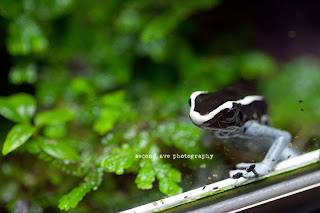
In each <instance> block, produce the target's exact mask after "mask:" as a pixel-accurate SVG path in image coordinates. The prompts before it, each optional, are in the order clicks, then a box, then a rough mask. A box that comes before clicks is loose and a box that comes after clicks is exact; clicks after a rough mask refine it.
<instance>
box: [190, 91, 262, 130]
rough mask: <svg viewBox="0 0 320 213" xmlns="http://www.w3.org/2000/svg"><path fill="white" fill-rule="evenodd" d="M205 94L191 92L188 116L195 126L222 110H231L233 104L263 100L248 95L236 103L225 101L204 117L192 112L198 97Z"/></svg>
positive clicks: (258, 96)
mask: <svg viewBox="0 0 320 213" xmlns="http://www.w3.org/2000/svg"><path fill="white" fill-rule="evenodd" d="M206 93H208V92H204V91H197V92H193V93H192V94H191V96H190V99H191V107H190V114H189V115H190V118H191V120H192V121H193V122H194V123H195V124H196V125H201V124H203V123H204V122H206V121H208V120H210V119H212V118H214V116H216V115H217V114H218V113H219V112H221V111H222V110H224V109H231V108H232V106H233V103H237V104H241V105H248V104H251V103H252V102H254V101H262V100H263V97H262V96H260V95H249V96H246V97H244V98H243V99H239V100H237V101H227V102H225V103H223V104H221V105H220V106H219V107H217V108H215V109H214V110H212V111H211V112H210V113H208V114H206V115H201V114H200V113H199V112H197V111H194V109H195V101H196V98H197V97H198V96H199V95H201V94H206Z"/></svg>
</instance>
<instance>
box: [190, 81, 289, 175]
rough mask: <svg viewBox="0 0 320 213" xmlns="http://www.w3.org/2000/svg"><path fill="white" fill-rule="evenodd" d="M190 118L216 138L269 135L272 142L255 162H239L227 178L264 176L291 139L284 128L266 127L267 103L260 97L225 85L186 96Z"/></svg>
mask: <svg viewBox="0 0 320 213" xmlns="http://www.w3.org/2000/svg"><path fill="white" fill-rule="evenodd" d="M189 105H190V113H189V116H190V119H191V120H192V122H193V123H194V124H195V125H197V126H198V127H200V128H203V129H207V130H209V131H211V132H212V133H213V134H214V136H215V137H217V138H224V139H228V138H249V139H250V140H255V138H256V137H269V138H270V139H272V141H273V142H272V145H271V147H270V148H269V150H268V152H267V153H266V155H265V157H264V159H263V160H262V161H261V162H259V163H239V164H237V165H236V168H237V170H231V171H230V172H229V175H230V177H231V178H234V179H237V178H240V177H244V178H257V177H260V176H264V175H267V174H268V173H270V172H271V171H272V169H273V168H274V166H275V165H276V164H277V162H278V161H279V160H280V159H281V155H282V152H283V150H284V149H285V148H286V147H287V146H288V144H289V143H290V141H291V134H290V133H288V132H287V131H283V130H280V129H276V128H273V127H271V126H269V119H268V116H267V103H266V101H265V99H264V98H263V96H260V95H256V94H254V93H248V92H247V91H243V90H237V89H235V88H234V87H228V88H225V89H221V90H218V91H216V92H205V91H196V92H193V93H192V94H191V96H190V99H189Z"/></svg>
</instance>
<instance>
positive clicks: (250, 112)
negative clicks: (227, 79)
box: [195, 87, 267, 129]
mask: <svg viewBox="0 0 320 213" xmlns="http://www.w3.org/2000/svg"><path fill="white" fill-rule="evenodd" d="M249 95H255V94H254V93H253V92H250V91H247V90H243V89H239V88H234V87H228V88H225V89H222V90H219V91H216V92H213V93H207V94H200V95H199V96H197V98H196V99H195V111H197V112H199V113H200V114H201V115H205V114H208V113H210V112H211V111H213V110H214V109H216V108H217V107H219V106H220V105H222V104H224V103H225V102H227V101H236V100H240V99H242V98H244V97H245V96H249ZM266 113H267V103H266V102H265V101H264V100H261V101H254V102H252V103H250V104H248V105H241V104H236V103H234V104H233V107H232V108H231V109H225V110H222V111H221V112H219V113H218V114H217V115H216V116H215V117H214V118H212V119H211V120H208V121H206V122H205V123H203V124H201V125H199V127H202V128H209V129H210V128H213V129H226V128H228V127H232V126H237V127H241V126H243V125H244V123H245V122H247V121H249V120H256V121H258V122H260V123H261V122H262V119H261V118H262V116H264V115H266Z"/></svg>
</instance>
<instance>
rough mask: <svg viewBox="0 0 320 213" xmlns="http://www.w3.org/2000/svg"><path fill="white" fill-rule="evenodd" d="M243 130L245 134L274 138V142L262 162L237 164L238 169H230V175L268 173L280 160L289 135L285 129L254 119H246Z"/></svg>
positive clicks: (256, 175) (236, 176)
mask: <svg viewBox="0 0 320 213" xmlns="http://www.w3.org/2000/svg"><path fill="white" fill-rule="evenodd" d="M243 131H244V135H247V136H254V137H255V136H256V137H271V138H274V142H273V144H272V146H271V147H270V149H269V151H268V153H267V155H266V156H265V158H264V160H263V161H262V162H260V163H240V164H237V166H236V167H237V169H238V170H233V171H230V177H232V178H240V177H242V176H243V177H245V178H253V177H259V176H264V175H266V174H268V173H270V172H271V171H272V169H273V168H274V166H275V165H276V164H277V162H278V161H279V160H280V157H281V154H282V151H283V150H284V148H285V147H286V146H287V145H288V144H289V142H290V141H291V135H290V134H289V133H288V132H286V131H283V130H279V129H275V128H272V127H270V126H266V125H263V124H259V123H257V122H255V121H247V122H246V123H245V124H244V126H243Z"/></svg>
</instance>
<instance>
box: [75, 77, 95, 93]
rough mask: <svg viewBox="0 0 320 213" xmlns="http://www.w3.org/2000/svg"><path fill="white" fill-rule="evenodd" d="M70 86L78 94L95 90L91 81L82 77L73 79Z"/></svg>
mask: <svg viewBox="0 0 320 213" xmlns="http://www.w3.org/2000/svg"><path fill="white" fill-rule="evenodd" d="M70 86H71V89H72V90H73V91H74V92H75V93H77V94H92V93H93V92H94V90H93V88H92V86H91V85H90V82H89V81H88V80H87V79H85V78H82V77H78V78H75V79H73V80H72V82H71V85H70Z"/></svg>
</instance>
